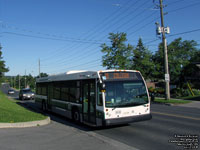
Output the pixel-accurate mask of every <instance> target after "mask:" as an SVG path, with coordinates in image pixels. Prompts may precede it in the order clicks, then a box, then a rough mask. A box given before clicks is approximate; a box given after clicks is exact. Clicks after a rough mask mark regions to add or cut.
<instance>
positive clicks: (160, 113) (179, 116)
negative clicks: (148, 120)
mask: <svg viewBox="0 0 200 150" xmlns="http://www.w3.org/2000/svg"><path fill="white" fill-rule="evenodd" d="M151 113H152V114H159V115H164V116H171V117H178V118H185V119H191V120H200V118H194V117H189V116H182V115H174V114H168V113H162V112H155V111H151Z"/></svg>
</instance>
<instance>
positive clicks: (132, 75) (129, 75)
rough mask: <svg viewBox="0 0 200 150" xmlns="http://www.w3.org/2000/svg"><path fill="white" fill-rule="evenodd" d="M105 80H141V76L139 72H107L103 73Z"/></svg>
mask: <svg viewBox="0 0 200 150" xmlns="http://www.w3.org/2000/svg"><path fill="white" fill-rule="evenodd" d="M101 76H102V79H103V80H114V79H133V80H141V79H142V78H141V76H140V74H139V73H138V72H106V73H101Z"/></svg>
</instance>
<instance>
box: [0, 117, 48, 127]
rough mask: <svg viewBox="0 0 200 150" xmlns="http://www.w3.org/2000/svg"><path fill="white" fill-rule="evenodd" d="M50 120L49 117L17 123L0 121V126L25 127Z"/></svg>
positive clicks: (40, 124) (38, 124) (46, 122)
mask: <svg viewBox="0 0 200 150" xmlns="http://www.w3.org/2000/svg"><path fill="white" fill-rule="evenodd" d="M50 122H51V119H50V117H47V119H44V120H39V121H30V122H18V123H0V128H26V127H37V126H43V125H47V124H49V123H50Z"/></svg>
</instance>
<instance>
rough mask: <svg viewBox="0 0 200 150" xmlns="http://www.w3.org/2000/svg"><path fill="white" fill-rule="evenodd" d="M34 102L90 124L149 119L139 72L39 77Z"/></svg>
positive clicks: (111, 71)
mask: <svg viewBox="0 0 200 150" xmlns="http://www.w3.org/2000/svg"><path fill="white" fill-rule="evenodd" d="M35 102H36V103H38V104H39V105H40V106H41V108H42V110H44V111H45V110H48V111H52V112H55V113H58V114H60V115H63V116H66V117H67V118H71V119H74V120H75V121H76V122H81V123H84V124H87V125H91V126H104V125H106V126H107V125H115V124H125V123H131V122H136V121H143V120H149V119H151V118H152V117H151V113H150V98H149V94H148V90H147V87H146V83H145V81H144V79H143V77H142V76H141V74H140V72H139V71H134V70H104V71H69V72H66V73H64V74H58V75H52V76H49V77H43V78H38V79H37V80H36V95H35Z"/></svg>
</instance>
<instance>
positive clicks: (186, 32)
mask: <svg viewBox="0 0 200 150" xmlns="http://www.w3.org/2000/svg"><path fill="white" fill-rule="evenodd" d="M197 31H200V29H195V30H190V31H185V32H181V33H175V34H171V35H169V37H172V36H176V35H182V34H188V33H192V32H197Z"/></svg>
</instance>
